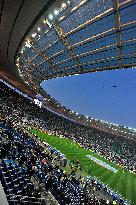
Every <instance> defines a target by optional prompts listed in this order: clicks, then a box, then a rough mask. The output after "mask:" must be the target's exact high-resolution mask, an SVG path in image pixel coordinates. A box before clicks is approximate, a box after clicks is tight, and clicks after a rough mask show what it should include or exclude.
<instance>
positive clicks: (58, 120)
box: [0, 83, 136, 172]
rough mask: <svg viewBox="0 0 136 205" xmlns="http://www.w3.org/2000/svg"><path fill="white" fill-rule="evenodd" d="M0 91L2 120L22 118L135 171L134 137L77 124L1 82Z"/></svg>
mask: <svg viewBox="0 0 136 205" xmlns="http://www.w3.org/2000/svg"><path fill="white" fill-rule="evenodd" d="M0 92H1V94H2V97H1V99H0V100H1V103H0V106H1V117H3V119H5V121H12V123H13V124H14V125H17V124H18V123H20V120H18V119H26V121H27V122H28V123H30V122H31V123H30V124H31V126H36V127H38V126H39V128H40V129H44V130H48V131H49V132H52V133H54V134H56V135H63V136H64V137H67V138H70V139H73V140H74V141H76V142H78V143H80V145H81V146H83V147H85V148H87V149H92V150H94V151H95V152H97V153H99V154H101V155H103V156H104V157H105V158H107V159H109V160H111V161H112V162H115V163H117V164H119V165H121V166H123V167H124V168H126V169H128V170H130V171H132V172H136V160H135V159H136V141H132V140H131V139H130V140H129V139H128V138H125V137H121V136H116V135H113V134H110V133H107V132H104V131H103V130H97V129H94V128H91V127H87V126H84V125H81V124H78V123H76V122H73V121H70V120H69V119H66V118H64V117H62V116H59V115H57V114H55V113H53V112H50V111H48V110H47V109H46V108H43V107H42V108H39V107H38V106H37V105H35V104H34V102H33V101H30V100H29V99H27V98H25V97H23V96H21V95H19V94H18V93H16V92H15V91H13V90H12V89H10V88H9V87H7V86H5V85H4V84H3V83H1V91H0ZM13 116H14V118H13Z"/></svg>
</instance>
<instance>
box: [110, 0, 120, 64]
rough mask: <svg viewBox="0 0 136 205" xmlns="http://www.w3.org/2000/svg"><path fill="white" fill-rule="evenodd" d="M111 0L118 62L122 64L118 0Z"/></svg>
mask: <svg viewBox="0 0 136 205" xmlns="http://www.w3.org/2000/svg"><path fill="white" fill-rule="evenodd" d="M112 1H113V9H114V17H115V28H116V34H117V50H118V63H119V65H121V64H122V43H121V28H120V27H121V26H120V13H119V4H118V0H112Z"/></svg>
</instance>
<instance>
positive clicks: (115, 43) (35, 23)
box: [0, 0, 136, 89]
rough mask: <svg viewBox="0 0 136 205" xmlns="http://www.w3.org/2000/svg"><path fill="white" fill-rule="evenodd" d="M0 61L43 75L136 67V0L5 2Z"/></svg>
mask: <svg viewBox="0 0 136 205" xmlns="http://www.w3.org/2000/svg"><path fill="white" fill-rule="evenodd" d="M0 6H1V15H0V22H1V23H0V39H1V40H0V66H1V67H2V68H4V70H8V72H9V73H11V74H12V76H16V77H18V80H19V81H24V82H26V83H27V84H28V85H30V86H31V88H35V89H36V88H38V87H39V85H40V82H41V81H43V79H49V78H53V77H60V76H67V75H73V74H80V73H86V72H96V71H101V70H111V69H120V68H130V67H131V68H135V67H136V1H135V0H97V1H96V0H68V1H62V0H56V1H53V0H50V1H47V0H46V1H42V0H38V1H36V0H33V1H25V0H24V1H23V0H19V1H15V0H13V1H12V4H11V1H10V0H5V1H4V0H3V1H2V2H1V5H0Z"/></svg>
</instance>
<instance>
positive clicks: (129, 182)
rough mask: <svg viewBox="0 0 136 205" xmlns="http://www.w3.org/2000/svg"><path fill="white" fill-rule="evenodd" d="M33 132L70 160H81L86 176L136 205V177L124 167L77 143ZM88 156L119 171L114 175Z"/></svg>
mask: <svg viewBox="0 0 136 205" xmlns="http://www.w3.org/2000/svg"><path fill="white" fill-rule="evenodd" d="M31 132H32V133H34V134H36V135H37V136H38V137H39V138H41V139H42V140H44V141H45V142H47V143H48V144H49V145H51V146H52V147H54V148H56V149H57V150H59V151H60V152H61V153H63V154H64V155H65V156H66V158H67V159H68V160H72V159H73V158H75V159H79V160H80V164H81V165H82V168H83V172H84V173H85V175H86V176H87V175H90V176H95V177H97V178H98V179H100V180H101V181H102V182H103V183H105V184H107V185H108V186H109V187H110V188H111V189H112V190H114V191H117V192H118V193H119V194H121V195H122V196H123V197H124V198H126V199H127V200H128V201H130V202H131V204H134V205H136V176H134V174H131V173H130V172H128V171H126V170H124V169H123V168H122V167H120V166H118V165H116V164H114V163H112V162H110V161H108V160H106V159H104V158H103V157H102V156H99V155H98V154H95V153H94V152H92V151H90V150H86V149H84V148H81V147H80V146H79V145H78V144H77V143H74V142H73V141H71V140H69V139H65V138H60V137H57V136H54V135H48V134H46V133H43V132H41V131H38V130H31ZM86 155H92V156H94V157H96V158H97V159H100V160H102V161H104V162H106V163H107V164H109V165H111V166H112V167H114V168H116V169H117V170H118V171H117V172H116V173H113V172H111V171H109V170H108V169H106V168H103V167H102V166H100V165H98V164H96V163H95V162H93V161H89V159H88V158H87V157H86Z"/></svg>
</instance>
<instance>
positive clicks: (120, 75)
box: [42, 69, 136, 128]
mask: <svg viewBox="0 0 136 205" xmlns="http://www.w3.org/2000/svg"><path fill="white" fill-rule="evenodd" d="M42 86H43V88H44V89H45V90H46V91H47V93H49V94H50V95H51V96H52V97H54V98H55V99H56V100H57V101H59V102H60V103H61V104H62V105H64V106H66V107H67V108H70V109H71V110H74V111H76V112H78V113H80V114H84V115H87V116H91V117H94V118H97V119H101V120H105V121H108V122H113V123H118V124H120V125H125V126H129V127H133V128H136V69H127V70H117V71H106V72H97V73H90V74H82V75H78V76H76V75H75V76H71V77H62V78H54V79H51V80H48V81H44V82H42ZM113 86H117V87H113Z"/></svg>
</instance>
